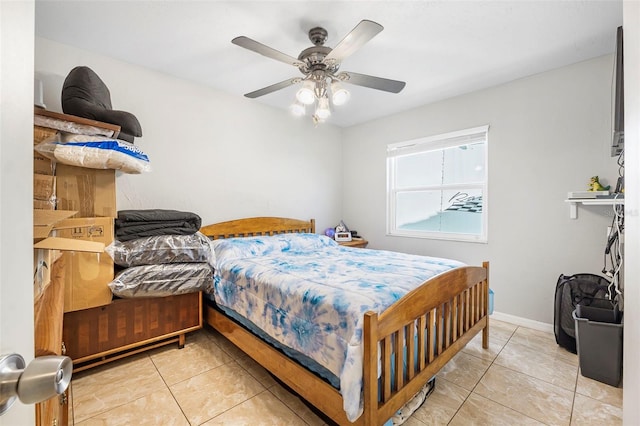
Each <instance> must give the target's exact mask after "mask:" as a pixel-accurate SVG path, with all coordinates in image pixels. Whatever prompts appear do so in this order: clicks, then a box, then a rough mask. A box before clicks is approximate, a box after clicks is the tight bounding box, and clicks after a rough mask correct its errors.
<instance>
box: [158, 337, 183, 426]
mask: <svg viewBox="0 0 640 426" xmlns="http://www.w3.org/2000/svg"><path fill="white" fill-rule="evenodd" d="M184 346H185V347H186V346H187V343H186V341H185V344H184ZM183 349H184V348H183ZM149 359H150V360H151V363H152V364H153V368H155V369H156V371H157V372H158V375H159V376H160V379H161V380H162V383H164V386H165V387H166V389H167V390H168V391H169V394H170V395H171V398H173V400H174V401H175V403H176V405H177V406H178V408H179V409H180V412H181V413H182V415H183V416H184V419H185V420H186V421H187V423H189V424H191V422H190V421H189V418H188V417H187V414H186V413H185V412H184V410H183V409H182V406H181V405H180V403H179V402H178V400H177V399H176V396H175V395H174V394H173V391H172V390H171V387H170V386H169V384H168V383H167V381H166V380H165V378H164V376H163V375H162V373H160V370H159V369H158V366H157V365H156V363H155V362H154V361H153V357H152V356H151V355H150V354H149Z"/></svg>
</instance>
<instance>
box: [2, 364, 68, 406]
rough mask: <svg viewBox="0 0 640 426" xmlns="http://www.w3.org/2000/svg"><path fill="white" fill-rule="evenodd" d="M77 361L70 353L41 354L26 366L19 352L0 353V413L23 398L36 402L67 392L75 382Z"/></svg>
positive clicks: (28, 402)
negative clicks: (74, 368)
mask: <svg viewBox="0 0 640 426" xmlns="http://www.w3.org/2000/svg"><path fill="white" fill-rule="evenodd" d="M72 373H73V363H72V362H71V358H69V357H68V356H41V357H38V358H34V359H33V360H32V361H31V362H30V363H29V365H28V366H26V368H25V363H24V358H22V356H20V355H18V354H11V355H2V356H0V416H1V415H3V414H4V413H5V412H6V411H7V410H8V409H9V408H11V406H12V405H13V403H14V402H15V400H16V398H20V401H22V402H23V403H24V404H35V403H36V402H42V401H45V400H47V399H49V398H52V397H54V396H56V395H58V394H61V393H63V392H64V391H65V390H66V389H67V387H68V386H69V383H70V382H71V374H72Z"/></svg>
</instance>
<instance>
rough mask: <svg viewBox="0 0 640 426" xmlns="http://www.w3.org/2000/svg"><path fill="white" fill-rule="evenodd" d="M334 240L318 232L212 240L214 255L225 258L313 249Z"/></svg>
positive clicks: (334, 243)
mask: <svg viewBox="0 0 640 426" xmlns="http://www.w3.org/2000/svg"><path fill="white" fill-rule="evenodd" d="M337 245H338V243H336V242H335V241H334V240H332V239H331V238H329V237H326V236H324V235H319V234H305V233H302V234H298V233H291V234H278V235H272V236H256V237H241V238H228V239H221V240H214V241H213V247H214V253H215V256H216V257H223V256H224V257H225V258H226V259H229V258H231V259H234V258H244V257H253V256H264V255H268V254H270V253H280V252H287V251H290V252H304V251H314V250H319V249H322V248H325V247H332V246H337Z"/></svg>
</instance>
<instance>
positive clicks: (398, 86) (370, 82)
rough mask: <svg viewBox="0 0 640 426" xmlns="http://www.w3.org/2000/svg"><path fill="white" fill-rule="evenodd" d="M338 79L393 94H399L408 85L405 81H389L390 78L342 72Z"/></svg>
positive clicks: (337, 76)
mask: <svg viewBox="0 0 640 426" xmlns="http://www.w3.org/2000/svg"><path fill="white" fill-rule="evenodd" d="M336 78H337V79H338V80H340V81H343V82H345V83H350V84H355V85H357V86H364V87H369V88H371V89H377V90H384V91H385V92H391V93H399V92H400V91H401V90H402V89H404V86H405V85H406V84H407V83H405V82H404V81H398V80H389V79H388V78H382V77H374V76H372V75H366V74H358V73H355V72H350V71H344V72H341V73H340V74H337V75H336Z"/></svg>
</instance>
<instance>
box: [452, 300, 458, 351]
mask: <svg viewBox="0 0 640 426" xmlns="http://www.w3.org/2000/svg"><path fill="white" fill-rule="evenodd" d="M451 309H453V315H451V330H452V333H453V335H452V336H451V338H452V340H453V342H455V341H456V340H458V311H459V310H460V309H459V308H458V296H455V297H454V298H453V305H452V307H451Z"/></svg>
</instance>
